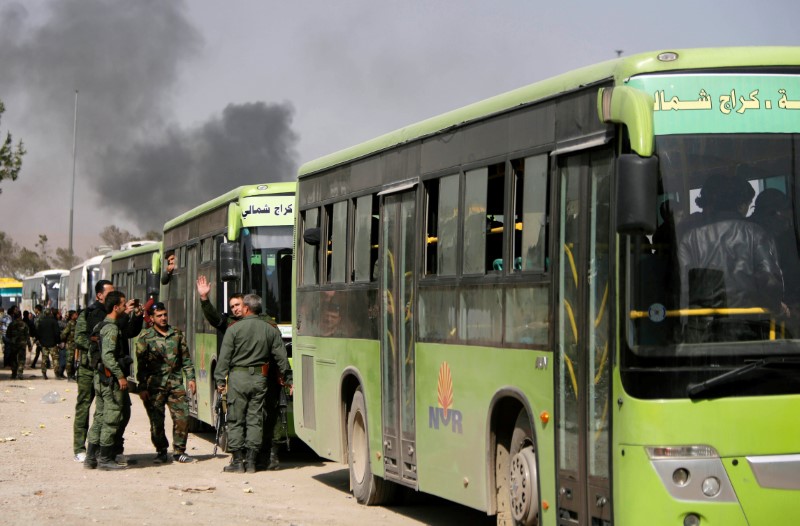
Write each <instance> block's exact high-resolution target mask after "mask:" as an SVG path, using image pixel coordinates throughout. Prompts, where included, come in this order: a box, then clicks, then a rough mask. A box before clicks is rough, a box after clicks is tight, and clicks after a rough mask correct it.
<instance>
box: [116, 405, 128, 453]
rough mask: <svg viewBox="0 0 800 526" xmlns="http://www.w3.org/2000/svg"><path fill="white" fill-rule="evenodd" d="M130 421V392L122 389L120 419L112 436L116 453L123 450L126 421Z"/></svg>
mask: <svg viewBox="0 0 800 526" xmlns="http://www.w3.org/2000/svg"><path fill="white" fill-rule="evenodd" d="M130 421H131V394H130V392H128V391H122V419H121V420H120V422H119V427H118V428H117V434H116V435H115V436H114V451H115V453H117V454H120V453H123V452H124V451H125V437H124V436H123V435H125V429H127V428H128V423H129V422H130Z"/></svg>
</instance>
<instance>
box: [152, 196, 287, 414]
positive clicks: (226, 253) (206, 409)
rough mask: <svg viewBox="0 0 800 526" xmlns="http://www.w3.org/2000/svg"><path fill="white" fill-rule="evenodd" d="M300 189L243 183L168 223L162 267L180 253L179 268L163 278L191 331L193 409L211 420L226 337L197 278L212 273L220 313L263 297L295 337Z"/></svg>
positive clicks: (173, 316) (165, 292) (173, 317)
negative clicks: (239, 301)
mask: <svg viewBox="0 0 800 526" xmlns="http://www.w3.org/2000/svg"><path fill="white" fill-rule="evenodd" d="M296 187H297V184H296V183H294V182H290V183H283V182H281V183H270V184H260V185H250V186H241V187H238V188H235V189H233V190H231V191H229V192H227V193H225V194H223V195H221V196H219V197H217V198H216V199H212V200H211V201H208V202H207V203H204V204H202V205H199V206H197V207H195V208H193V209H191V210H189V211H188V212H186V213H184V214H181V215H180V216H178V217H176V218H174V219H172V220H170V221H167V223H165V224H164V238H163V241H162V245H163V251H162V254H161V256H160V258H159V259H160V261H156V262H155V264H154V271H156V272H159V271H160V272H161V273H162V274H163V268H162V267H163V266H164V261H165V260H166V259H165V258H166V257H168V256H169V255H175V262H176V268H175V270H174V271H173V273H172V275H171V277H170V279H169V280H168V281H167V280H165V279H162V286H161V293H160V300H161V301H162V302H164V304H165V305H166V306H167V309H168V311H169V321H170V324H172V325H174V326H176V327H179V328H180V329H182V330H183V331H185V333H186V340H187V344H188V346H189V352H190V353H191V355H192V360H193V361H194V366H195V377H196V381H197V394H196V395H195V396H191V395H190V401H189V409H190V411H191V413H192V416H193V417H194V418H196V419H198V420H200V421H201V422H204V423H206V424H209V425H212V426H213V425H214V423H215V422H214V418H215V415H214V407H215V403H216V396H217V390H216V389H215V387H214V369H215V367H216V364H217V352H218V350H219V346H220V345H221V343H222V339H221V338H217V330H216V329H215V328H214V327H212V326H211V325H209V323H208V322H207V321H206V319H205V317H204V316H203V311H202V310H201V308H200V298H199V297H198V295H197V288H196V282H197V278H198V277H199V276H201V275H203V276H205V277H206V278H207V279H208V281H209V283H210V284H211V292H210V294H209V301H211V303H212V304H213V305H214V306H215V307H216V309H217V311H218V312H219V313H223V312H227V311H228V302H229V300H230V296H231V295H232V294H235V293H244V294H249V293H254V294H258V295H259V296H261V298H262V300H263V305H264V309H265V312H266V313H267V314H269V315H270V316H272V317H273V318H274V319H275V321H276V322H277V324H278V328H279V329H280V331H281V334H282V335H283V338H284V342H287V343H288V342H290V341H291V337H292V329H291V317H292V308H291V301H292V292H291V287H292V281H291V280H292V258H293V255H292V254H293V251H292V243H293V229H294V221H295V219H294V206H295V188H296ZM165 281H167V283H166V284H164V282H165ZM289 349H291V346H289ZM289 349H287V350H289ZM289 410H291V409H289ZM290 418H291V415H290Z"/></svg>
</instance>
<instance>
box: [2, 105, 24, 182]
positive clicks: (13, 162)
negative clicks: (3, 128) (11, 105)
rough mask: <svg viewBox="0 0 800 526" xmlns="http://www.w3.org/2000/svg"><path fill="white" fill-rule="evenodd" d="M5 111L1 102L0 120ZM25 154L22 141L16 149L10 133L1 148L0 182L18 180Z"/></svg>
mask: <svg viewBox="0 0 800 526" xmlns="http://www.w3.org/2000/svg"><path fill="white" fill-rule="evenodd" d="M5 111H6V107H5V105H4V104H3V101H2V100H0V118H2V116H3V113H4V112H5ZM25 153H26V151H25V146H24V145H23V144H22V141H19V142H18V143H17V147H16V148H14V146H13V141H12V139H11V132H8V134H7V135H6V140H5V141H3V143H2V146H0V181H4V180H5V179H11V180H12V181H16V180H17V177H19V172H20V170H21V169H22V157H23V156H24V155H25ZM2 192H3V189H2V188H0V193H2Z"/></svg>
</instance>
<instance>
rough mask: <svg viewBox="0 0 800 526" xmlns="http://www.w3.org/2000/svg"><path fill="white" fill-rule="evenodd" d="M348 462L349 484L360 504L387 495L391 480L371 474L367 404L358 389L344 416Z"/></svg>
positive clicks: (380, 500)
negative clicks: (345, 419)
mask: <svg viewBox="0 0 800 526" xmlns="http://www.w3.org/2000/svg"><path fill="white" fill-rule="evenodd" d="M347 447H348V455H347V463H348V466H349V468H350V487H351V488H352V489H353V495H354V496H355V498H356V501H358V502H359V503H360V504H365V505H367V506H374V505H378V504H382V503H383V502H386V500H387V499H388V498H389V492H390V485H391V484H390V483H388V482H385V481H384V480H383V479H382V478H380V477H376V476H375V475H373V474H372V468H371V466H370V452H369V432H368V427H367V405H366V403H365V401H364V393H363V392H362V391H361V389H358V390H357V391H356V392H355V394H354V395H353V403H352V405H351V406H350V412H349V413H348V415H347Z"/></svg>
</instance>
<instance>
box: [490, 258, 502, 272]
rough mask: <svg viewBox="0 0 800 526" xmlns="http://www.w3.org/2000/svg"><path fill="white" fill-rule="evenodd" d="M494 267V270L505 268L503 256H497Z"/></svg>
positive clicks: (493, 263)
mask: <svg viewBox="0 0 800 526" xmlns="http://www.w3.org/2000/svg"><path fill="white" fill-rule="evenodd" d="M492 268H493V269H494V270H503V258H497V259H495V260H494V261H493V262H492Z"/></svg>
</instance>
